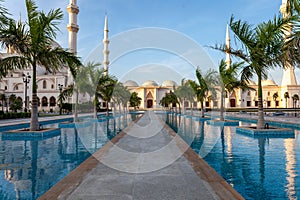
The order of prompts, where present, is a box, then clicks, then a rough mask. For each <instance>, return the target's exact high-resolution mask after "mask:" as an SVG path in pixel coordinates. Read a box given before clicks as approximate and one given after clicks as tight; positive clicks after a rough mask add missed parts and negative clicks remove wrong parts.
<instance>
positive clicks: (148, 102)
mask: <svg viewBox="0 0 300 200" xmlns="http://www.w3.org/2000/svg"><path fill="white" fill-rule="evenodd" d="M152 107H153V99H147V108H152Z"/></svg>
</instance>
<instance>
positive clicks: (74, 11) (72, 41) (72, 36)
mask: <svg viewBox="0 0 300 200" xmlns="http://www.w3.org/2000/svg"><path fill="white" fill-rule="evenodd" d="M67 10H68V13H69V24H68V25H67V28H68V32H69V51H70V52H72V53H75V54H76V53H77V33H78V30H79V26H78V24H77V15H78V13H79V8H78V6H77V4H76V0H70V4H69V5H68V7H67ZM72 83H73V77H72V74H71V72H70V70H68V80H67V84H68V85H69V84H72Z"/></svg>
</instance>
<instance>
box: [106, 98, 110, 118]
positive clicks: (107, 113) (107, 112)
mask: <svg viewBox="0 0 300 200" xmlns="http://www.w3.org/2000/svg"><path fill="white" fill-rule="evenodd" d="M106 116H109V111H108V101H106Z"/></svg>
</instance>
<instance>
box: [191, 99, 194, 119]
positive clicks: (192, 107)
mask: <svg viewBox="0 0 300 200" xmlns="http://www.w3.org/2000/svg"><path fill="white" fill-rule="evenodd" d="M193 110H194V101H192V102H191V116H193V114H194V113H193Z"/></svg>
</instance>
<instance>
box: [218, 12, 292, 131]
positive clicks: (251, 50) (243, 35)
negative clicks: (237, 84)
mask: <svg viewBox="0 0 300 200" xmlns="http://www.w3.org/2000/svg"><path fill="white" fill-rule="evenodd" d="M289 22H290V19H289V18H288V19H282V18H281V17H276V16H275V17H274V19H273V20H269V21H267V22H262V23H260V24H258V25H257V26H255V27H253V26H252V25H250V24H248V23H247V22H243V21H241V20H238V21H235V20H234V18H233V17H231V20H230V28H231V30H232V31H233V32H234V34H235V37H236V39H237V40H238V41H239V42H240V46H241V49H237V50H234V49H231V48H230V49H228V48H227V47H226V46H225V45H223V46H222V47H215V48H216V49H219V50H221V51H223V52H228V53H230V54H232V55H234V56H236V57H238V58H240V59H242V60H243V61H244V62H245V63H247V65H245V67H244V68H243V70H242V76H241V79H242V80H250V79H251V78H252V77H253V75H254V74H256V75H257V84H258V91H257V92H258V122H257V128H258V129H263V128H264V124H265V120H264V111H263V102H262V99H263V94H262V84H261V82H262V80H263V79H266V78H267V73H268V70H269V69H270V68H271V67H274V66H283V63H284V60H285V54H284V48H283V47H284V40H283V32H284V30H286V28H287V25H288V24H289Z"/></svg>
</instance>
